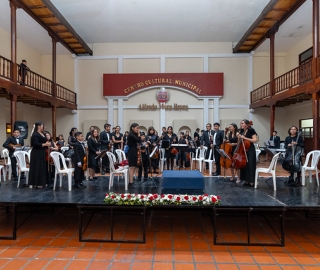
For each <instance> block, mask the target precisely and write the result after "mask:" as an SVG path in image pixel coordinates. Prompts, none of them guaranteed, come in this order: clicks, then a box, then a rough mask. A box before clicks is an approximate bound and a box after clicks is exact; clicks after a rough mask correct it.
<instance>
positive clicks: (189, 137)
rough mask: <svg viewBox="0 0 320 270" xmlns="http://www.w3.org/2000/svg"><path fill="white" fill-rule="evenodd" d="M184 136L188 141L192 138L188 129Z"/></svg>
mask: <svg viewBox="0 0 320 270" xmlns="http://www.w3.org/2000/svg"><path fill="white" fill-rule="evenodd" d="M184 136H185V138H186V139H187V140H188V141H191V140H192V138H191V136H190V133H189V130H187V131H186V134H185V135H184Z"/></svg>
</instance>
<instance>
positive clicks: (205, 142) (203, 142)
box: [200, 123, 213, 170]
mask: <svg viewBox="0 0 320 270" xmlns="http://www.w3.org/2000/svg"><path fill="white" fill-rule="evenodd" d="M212 136H213V130H211V124H210V123H208V124H207V125H206V130H205V131H203V133H202V135H201V137H200V147H201V148H203V146H206V147H207V152H206V159H208V158H209V153H210V146H211V139H210V138H211V137H212ZM206 169H207V170H208V169H209V163H207V162H206Z"/></svg>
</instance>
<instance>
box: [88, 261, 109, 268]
mask: <svg viewBox="0 0 320 270" xmlns="http://www.w3.org/2000/svg"><path fill="white" fill-rule="evenodd" d="M110 264H111V262H107V261H105V262H102V261H99V262H95V261H94V262H92V263H91V264H90V265H89V268H88V269H90V270H105V269H108V268H109V266H110Z"/></svg>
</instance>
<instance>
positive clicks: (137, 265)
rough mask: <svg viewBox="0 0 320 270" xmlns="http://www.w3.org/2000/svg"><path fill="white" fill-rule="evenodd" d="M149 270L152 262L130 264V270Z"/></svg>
mask: <svg viewBox="0 0 320 270" xmlns="http://www.w3.org/2000/svg"><path fill="white" fill-rule="evenodd" d="M142 269H143V270H149V269H150V270H151V269H152V262H134V263H133V264H132V267H131V270H142Z"/></svg>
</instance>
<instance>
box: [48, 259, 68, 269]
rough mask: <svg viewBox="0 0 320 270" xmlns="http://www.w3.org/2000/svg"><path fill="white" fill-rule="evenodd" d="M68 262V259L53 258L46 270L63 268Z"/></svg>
mask: <svg viewBox="0 0 320 270" xmlns="http://www.w3.org/2000/svg"><path fill="white" fill-rule="evenodd" d="M68 264H69V260H53V261H51V262H50V263H49V264H48V265H47V267H46V270H57V269H65V267H66V266H67V265H68Z"/></svg>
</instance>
